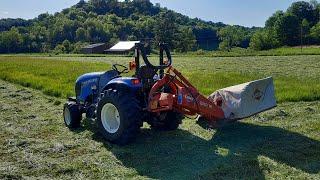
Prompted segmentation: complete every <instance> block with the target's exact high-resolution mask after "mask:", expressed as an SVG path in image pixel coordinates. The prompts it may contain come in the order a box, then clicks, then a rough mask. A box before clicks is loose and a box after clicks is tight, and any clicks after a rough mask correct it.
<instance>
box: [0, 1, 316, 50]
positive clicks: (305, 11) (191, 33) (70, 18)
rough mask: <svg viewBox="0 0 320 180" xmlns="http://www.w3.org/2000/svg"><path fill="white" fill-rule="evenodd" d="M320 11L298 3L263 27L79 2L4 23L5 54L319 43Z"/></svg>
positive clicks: (1, 45)
mask: <svg viewBox="0 0 320 180" xmlns="http://www.w3.org/2000/svg"><path fill="white" fill-rule="evenodd" d="M319 7H320V6H319V4H318V3H317V1H311V2H304V1H301V2H295V3H293V4H292V5H291V6H290V7H289V8H288V10H287V11H286V12H282V11H278V12H276V13H275V14H273V15H272V16H271V17H270V18H269V19H268V20H267V22H266V26H265V27H264V28H256V27H252V28H247V27H242V26H229V25H225V24H223V23H221V22H219V23H213V22H206V21H203V20H201V19H198V18H193V19H192V18H189V17H187V16H185V15H182V14H180V13H176V12H174V11H172V10H168V9H167V8H163V7H161V6H160V4H152V3H151V2H150V1H149V0H125V1H123V2H118V1H117V0H89V1H88V2H86V1H84V0H80V1H79V2H78V3H77V4H76V5H74V6H72V7H70V8H67V9H64V10H62V11H61V12H57V13H55V14H48V13H44V14H40V15H39V16H38V17H36V18H34V19H31V20H24V19H1V20H0V53H21V52H34V53H39V52H43V53H45V52H57V53H79V52H80V51H81V47H83V46H85V45H87V44H91V43H101V42H105V43H107V44H108V45H109V46H111V45H113V44H114V43H116V42H117V41H119V40H142V41H145V42H147V43H148V44H150V47H151V49H152V48H154V47H155V46H156V45H157V44H158V43H159V42H167V43H168V44H169V45H170V47H171V48H172V49H174V50H175V51H177V52H186V51H195V50H199V49H204V50H215V49H218V48H219V49H221V50H230V49H232V48H234V47H241V48H248V47H250V48H252V49H256V50H265V49H270V48H276V47H279V46H284V45H288V46H295V45H299V43H301V42H302V43H304V44H317V43H320V37H319V36H320V35H319V34H320V33H319V32H320V24H319V23H318V22H319V9H320V8H319Z"/></svg>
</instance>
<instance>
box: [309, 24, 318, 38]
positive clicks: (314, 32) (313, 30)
mask: <svg viewBox="0 0 320 180" xmlns="http://www.w3.org/2000/svg"><path fill="white" fill-rule="evenodd" d="M310 36H311V38H312V39H313V40H314V41H315V42H317V43H320V23H318V24H316V25H314V26H313V27H312V28H311V30H310Z"/></svg>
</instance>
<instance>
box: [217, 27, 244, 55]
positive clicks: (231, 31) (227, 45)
mask: <svg viewBox="0 0 320 180" xmlns="http://www.w3.org/2000/svg"><path fill="white" fill-rule="evenodd" d="M218 35H219V38H220V40H221V41H222V42H221V43H220V45H219V48H220V49H221V50H228V51H229V50H230V49H231V48H233V47H235V46H239V45H240V44H241V42H242V41H243V40H244V39H245V32H244V31H243V29H242V28H239V27H236V26H227V27H224V28H222V29H220V30H219V32H218Z"/></svg>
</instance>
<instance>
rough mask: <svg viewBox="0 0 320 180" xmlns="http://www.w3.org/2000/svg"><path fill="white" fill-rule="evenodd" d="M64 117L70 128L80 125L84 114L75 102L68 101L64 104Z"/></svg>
mask: <svg viewBox="0 0 320 180" xmlns="http://www.w3.org/2000/svg"><path fill="white" fill-rule="evenodd" d="M63 119H64V123H65V125H66V126H67V127H68V128H70V129H74V128H78V127H80V123H81V119H82V114H81V111H80V109H79V106H78V105H77V104H76V103H75V102H67V103H65V104H64V108H63Z"/></svg>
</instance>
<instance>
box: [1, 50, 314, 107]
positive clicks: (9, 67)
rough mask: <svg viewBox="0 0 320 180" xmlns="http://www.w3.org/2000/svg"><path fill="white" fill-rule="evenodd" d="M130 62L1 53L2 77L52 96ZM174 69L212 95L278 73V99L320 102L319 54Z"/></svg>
mask: <svg viewBox="0 0 320 180" xmlns="http://www.w3.org/2000/svg"><path fill="white" fill-rule="evenodd" d="M152 59H153V62H155V61H156V58H152ZM129 60H130V58H128V57H94V58H92V57H60V58H58V57H54V58H50V57H46V58H44V57H37V58H35V57H33V58H30V57H0V65H1V66H0V71H1V74H0V78H1V79H4V80H7V81H10V82H14V83H18V84H21V85H24V86H27V87H33V88H35V89H38V90H41V91H43V92H44V93H46V94H48V95H54V96H57V97H66V96H70V95H73V94H74V90H73V86H74V81H75V80H76V78H77V77H78V76H79V75H81V74H83V73H85V72H95V71H104V70H108V69H110V67H111V66H110V65H111V64H112V63H120V64H127V62H128V61H129ZM81 61H82V62H81ZM174 67H176V68H177V69H178V70H181V71H182V72H183V74H184V75H185V76H186V77H188V78H189V79H190V81H191V82H192V83H193V84H194V85H195V86H196V87H198V88H199V90H200V91H201V92H202V93H204V94H206V95H209V94H211V93H212V92H213V91H215V90H216V89H221V88H224V87H228V86H232V85H236V84H239V83H244V82H247V81H252V80H256V79H259V78H264V77H267V76H273V77H274V79H275V87H276V96H277V100H278V102H289V101H314V100H320V78H319V77H320V61H319V56H286V57H238V58H227V57H224V58H222V57H220V58H198V59H197V58H195V57H176V58H175V59H174Z"/></svg>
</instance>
